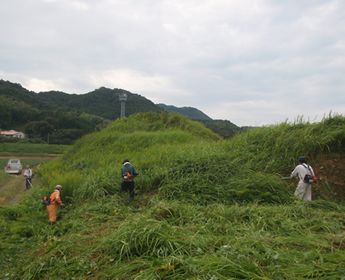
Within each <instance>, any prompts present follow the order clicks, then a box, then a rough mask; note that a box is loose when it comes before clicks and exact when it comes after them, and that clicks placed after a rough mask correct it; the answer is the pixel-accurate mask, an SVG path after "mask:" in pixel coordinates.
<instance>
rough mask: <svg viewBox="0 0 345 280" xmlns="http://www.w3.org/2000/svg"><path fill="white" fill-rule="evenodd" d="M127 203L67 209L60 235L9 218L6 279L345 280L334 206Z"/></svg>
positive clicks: (42, 222)
mask: <svg viewBox="0 0 345 280" xmlns="http://www.w3.org/2000/svg"><path fill="white" fill-rule="evenodd" d="M124 200H125V199H124V198H123V197H120V196H117V195H114V196H112V197H110V198H104V199H101V200H99V201H93V202H89V203H87V204H83V205H80V206H79V207H75V208H71V209H64V210H63V213H62V215H63V216H64V218H63V219H62V220H60V221H59V224H58V226H55V227H51V226H49V225H47V223H46V217H43V215H38V217H36V220H35V222H34V223H33V222H32V221H30V220H31V219H30V218H32V217H30V216H28V213H25V212H24V210H23V209H6V210H4V209H2V211H0V217H1V220H0V221H1V223H0V226H1V229H2V232H3V233H2V237H5V238H8V239H10V242H12V244H13V245H12V247H8V243H10V242H8V241H7V242H6V243H5V245H4V244H3V242H1V245H0V246H1V247H2V248H1V249H2V252H3V253H2V259H1V261H2V270H1V271H2V272H1V273H2V274H0V275H1V276H2V277H4V276H5V275H7V276H8V277H9V279H72V277H75V278H76V279H83V278H86V279H300V278H316V279H318V278H319V279H320V278H322V279H341V277H342V275H343V274H344V273H345V268H344V266H343V264H344V262H345V252H344V241H345V235H344V218H345V214H344V210H345V209H344V207H343V206H340V205H337V204H335V203H331V202H322V201H318V202H312V203H310V204H305V203H301V202H294V203H292V204H290V205H275V206H273V205H258V204H246V205H238V204H234V205H228V206H226V205H223V204H213V205H209V206H195V205H192V204H189V203H183V202H178V201H164V200H157V199H149V198H147V201H146V204H144V205H143V204H141V205H134V206H136V207H134V208H132V207H128V206H126V205H124V204H123V201H124ZM141 203H142V202H141ZM36 207H37V205H36ZM36 211H37V210H33V209H32V210H31V211H30V212H31V213H30V214H33V215H35V216H36V215H37V213H36V214H35V212H36ZM2 241H3V240H2ZM14 248H16V250H15V251H13V250H14ZM16 254H18V255H16ZM14 259H15V261H14Z"/></svg>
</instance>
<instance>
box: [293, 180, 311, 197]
mask: <svg viewBox="0 0 345 280" xmlns="http://www.w3.org/2000/svg"><path fill="white" fill-rule="evenodd" d="M295 196H296V197H297V198H299V199H302V200H305V201H311V184H308V183H304V182H303V181H299V182H298V185H297V188H296V190H295Z"/></svg>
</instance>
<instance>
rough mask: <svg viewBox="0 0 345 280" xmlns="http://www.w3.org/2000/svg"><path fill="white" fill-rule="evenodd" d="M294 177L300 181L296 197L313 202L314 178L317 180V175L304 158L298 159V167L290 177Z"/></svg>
mask: <svg viewBox="0 0 345 280" xmlns="http://www.w3.org/2000/svg"><path fill="white" fill-rule="evenodd" d="M293 177H297V178H298V179H299V181H298V184H297V188H296V190H295V196H296V197H297V198H299V199H301V200H305V201H311V187H312V182H313V181H312V178H315V173H314V170H313V168H312V167H311V166H310V165H309V164H307V160H306V158H305V157H304V156H300V157H298V165H297V166H296V167H295V169H294V170H293V171H292V173H291V175H290V178H293Z"/></svg>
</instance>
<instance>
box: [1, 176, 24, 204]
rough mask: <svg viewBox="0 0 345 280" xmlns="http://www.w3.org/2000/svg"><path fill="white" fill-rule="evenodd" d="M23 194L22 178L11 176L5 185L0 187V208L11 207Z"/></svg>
mask: <svg viewBox="0 0 345 280" xmlns="http://www.w3.org/2000/svg"><path fill="white" fill-rule="evenodd" d="M24 192H25V187H24V176H22V175H11V176H10V177H9V178H8V180H6V184H1V186H0V206H2V205H11V204H14V203H16V202H17V201H19V199H20V198H21V197H22V196H23V193H24Z"/></svg>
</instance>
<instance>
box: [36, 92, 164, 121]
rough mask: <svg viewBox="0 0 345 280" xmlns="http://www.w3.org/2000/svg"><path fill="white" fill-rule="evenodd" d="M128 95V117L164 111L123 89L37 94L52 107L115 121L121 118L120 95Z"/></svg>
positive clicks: (45, 103) (43, 102)
mask: <svg viewBox="0 0 345 280" xmlns="http://www.w3.org/2000/svg"><path fill="white" fill-rule="evenodd" d="M121 93H126V94H127V102H126V115H132V114H134V113H138V112H158V111H162V110H161V109H160V108H159V107H158V106H156V105H155V104H154V103H153V102H151V101H150V100H148V99H146V98H145V97H143V96H141V95H139V94H134V93H131V92H129V91H126V90H123V89H109V88H105V87H101V88H99V89H96V90H94V91H91V92H89V93H86V94H66V93H63V92H57V91H50V92H40V93H38V94H37V97H38V100H39V101H40V102H41V103H42V104H44V105H47V106H50V107H54V106H56V107H59V108H62V109H63V110H66V111H70V110H76V111H81V112H86V113H89V114H93V115H97V116H100V117H102V118H105V119H110V120H114V119H117V118H119V117H120V101H119V94H121Z"/></svg>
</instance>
